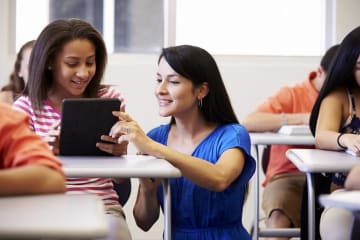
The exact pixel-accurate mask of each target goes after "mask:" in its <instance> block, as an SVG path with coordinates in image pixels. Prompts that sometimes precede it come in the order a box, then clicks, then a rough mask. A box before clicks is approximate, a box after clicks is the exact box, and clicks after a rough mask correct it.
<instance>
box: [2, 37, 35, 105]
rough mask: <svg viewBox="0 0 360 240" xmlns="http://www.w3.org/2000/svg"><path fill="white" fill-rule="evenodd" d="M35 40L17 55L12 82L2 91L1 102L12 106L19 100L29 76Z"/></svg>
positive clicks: (11, 76) (23, 46)
mask: <svg viewBox="0 0 360 240" xmlns="http://www.w3.org/2000/svg"><path fill="white" fill-rule="evenodd" d="M34 43H35V40H31V41H28V42H26V43H25V44H24V45H22V47H21V48H20V50H19V52H18V54H17V55H16V61H15V64H14V70H13V72H12V73H11V75H10V81H9V83H8V84H6V85H5V86H3V87H2V88H1V90H0V101H1V102H6V103H9V104H12V103H13V102H14V101H15V100H16V98H18V97H19V96H20V95H21V94H22V92H23V90H24V87H25V84H26V82H27V80H28V76H29V60H30V54H31V50H32V47H33V46H34Z"/></svg>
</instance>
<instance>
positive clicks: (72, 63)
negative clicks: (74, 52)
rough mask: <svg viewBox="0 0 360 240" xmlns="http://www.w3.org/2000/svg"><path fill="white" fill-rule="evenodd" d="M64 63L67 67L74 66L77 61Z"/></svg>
mask: <svg viewBox="0 0 360 240" xmlns="http://www.w3.org/2000/svg"><path fill="white" fill-rule="evenodd" d="M66 65H68V66H69V67H76V66H77V65H78V62H66Z"/></svg>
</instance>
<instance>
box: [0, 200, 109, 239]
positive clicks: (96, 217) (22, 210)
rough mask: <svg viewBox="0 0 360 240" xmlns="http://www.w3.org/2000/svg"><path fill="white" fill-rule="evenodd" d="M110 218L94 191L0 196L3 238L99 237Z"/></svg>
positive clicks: (106, 230)
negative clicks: (86, 192) (78, 193)
mask: <svg viewBox="0 0 360 240" xmlns="http://www.w3.org/2000/svg"><path fill="white" fill-rule="evenodd" d="M108 228H109V227H108V222H107V220H106V216H105V214H104V206H103V203H102V201H101V199H100V197H98V196H94V195H85V194H84V195H66V194H49V195H31V196H12V197H1V198H0V238H1V239H10V238H16V239H29V238H31V239H53V238H56V239H95V238H97V239H99V238H103V237H105V236H106V234H107V232H108V230H109V229H108Z"/></svg>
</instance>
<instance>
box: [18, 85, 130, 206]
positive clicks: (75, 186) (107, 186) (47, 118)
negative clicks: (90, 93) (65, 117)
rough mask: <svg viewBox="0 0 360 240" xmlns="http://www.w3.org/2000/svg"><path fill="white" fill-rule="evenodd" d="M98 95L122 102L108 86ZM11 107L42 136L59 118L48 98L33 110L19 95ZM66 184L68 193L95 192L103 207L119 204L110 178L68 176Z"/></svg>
mask: <svg viewBox="0 0 360 240" xmlns="http://www.w3.org/2000/svg"><path fill="white" fill-rule="evenodd" d="M98 96H99V97H101V98H118V99H120V100H121V102H124V99H123V97H122V95H121V93H119V92H118V91H116V90H115V89H114V88H113V87H109V86H107V87H105V88H102V89H100V90H99V93H98ZM13 108H15V109H18V110H21V111H24V112H26V113H27V114H28V115H29V116H30V128H31V129H32V130H34V131H35V132H36V133H37V134H38V135H40V136H42V137H45V136H46V135H47V133H48V131H49V130H50V128H51V126H53V125H54V124H55V122H57V121H59V120H60V118H61V113H60V112H59V111H58V110H57V109H56V108H55V107H54V106H53V105H52V103H51V102H50V101H49V100H48V99H47V100H46V101H45V102H44V105H43V108H42V110H41V111H34V109H33V108H32V106H31V102H30V99H29V97H28V96H21V97H19V98H18V99H17V100H16V101H15V102H14V103H13ZM66 185H67V193H69V194H84V193H88V194H97V195H98V196H100V197H101V198H102V200H103V202H104V204H105V208H106V207H110V206H119V205H120V204H119V198H118V196H117V194H116V192H115V190H114V186H113V183H112V180H111V179H110V178H68V179H66Z"/></svg>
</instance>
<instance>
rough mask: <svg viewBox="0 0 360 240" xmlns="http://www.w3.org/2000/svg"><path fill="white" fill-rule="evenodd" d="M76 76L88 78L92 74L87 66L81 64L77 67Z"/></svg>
mask: <svg viewBox="0 0 360 240" xmlns="http://www.w3.org/2000/svg"><path fill="white" fill-rule="evenodd" d="M76 76H77V77H79V78H82V79H87V78H88V77H89V76H90V69H89V68H88V67H86V66H81V67H79V68H78V69H77V71H76Z"/></svg>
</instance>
